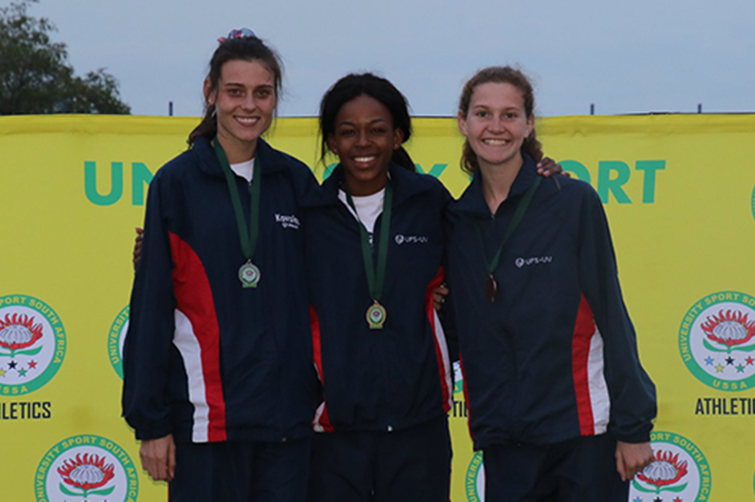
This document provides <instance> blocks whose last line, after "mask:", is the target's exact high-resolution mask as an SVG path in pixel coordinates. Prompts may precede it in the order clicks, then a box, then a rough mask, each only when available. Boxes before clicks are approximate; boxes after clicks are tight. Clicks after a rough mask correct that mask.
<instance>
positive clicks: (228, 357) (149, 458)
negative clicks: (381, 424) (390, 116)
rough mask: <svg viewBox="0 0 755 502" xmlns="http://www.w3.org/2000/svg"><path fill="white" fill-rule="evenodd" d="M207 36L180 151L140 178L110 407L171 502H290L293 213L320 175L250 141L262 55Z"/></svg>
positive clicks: (301, 394) (295, 444)
mask: <svg viewBox="0 0 755 502" xmlns="http://www.w3.org/2000/svg"><path fill="white" fill-rule="evenodd" d="M219 42H220V45H219V46H218V48H217V49H216V51H215V53H214V54H213V57H212V60H211V62H210V70H209V74H208V75H207V78H206V79H205V82H204V95H205V99H206V112H205V116H204V118H203V120H202V122H201V123H200V124H199V126H197V128H196V129H195V130H194V131H192V133H191V135H190V136H189V141H188V142H189V144H190V149H189V150H187V151H186V152H184V153H182V154H181V155H179V156H178V157H176V158H175V159H173V160H171V161H170V162H168V163H167V164H166V165H165V166H163V167H162V168H161V169H160V170H159V171H158V172H157V174H156V175H155V177H154V179H153V180H152V182H151V184H150V188H149V199H148V203H147V214H146V218H145V228H144V241H143V248H142V251H141V259H140V260H139V264H138V267H137V271H136V276H135V280H134V287H133V292H132V297H131V310H130V323H129V329H128V334H127V336H126V341H125V347H124V356H123V361H124V375H123V376H124V389H123V415H124V417H125V418H126V420H127V422H128V423H129V424H130V425H131V426H132V427H133V428H134V431H135V434H136V438H137V439H139V440H141V449H140V456H141V460H142V465H143V467H144V469H146V470H147V472H148V473H149V475H150V476H151V477H152V478H153V479H155V480H166V481H169V482H170V490H169V497H170V500H171V501H172V502H184V501H196V500H203V501H209V500H212V501H217V502H230V501H234V502H237V501H244V502H252V501H257V500H268V499H267V498H260V497H262V495H261V494H266V495H265V496H268V497H272V498H275V500H280V501H285V502H300V501H301V500H304V498H305V496H306V487H307V472H308V464H309V448H310V442H309V436H310V433H311V423H312V416H313V415H314V409H315V402H316V396H317V392H316V380H315V375H314V371H313V369H312V346H311V338H310V336H309V317H308V315H307V312H308V302H307V296H306V291H305V288H302V287H299V285H300V284H301V282H302V278H303V277H304V275H305V272H304V254H303V250H304V243H303V232H301V231H300V229H299V225H298V222H299V217H300V216H299V210H300V205H301V202H302V200H304V199H305V197H306V195H307V194H308V193H309V191H310V190H315V189H316V187H317V182H316V181H315V179H314V177H313V176H312V173H311V171H310V170H309V169H308V168H307V167H306V166H305V165H303V164H302V163H301V162H299V161H297V160H295V159H293V158H292V157H290V156H288V155H286V154H284V153H282V152H279V151H276V150H274V149H273V148H272V147H270V146H269V145H268V144H267V143H266V142H265V141H264V140H263V139H262V138H261V136H262V134H263V133H264V132H265V131H266V130H267V129H268V128H269V127H270V124H271V122H272V119H273V115H274V112H275V107H276V104H277V101H278V95H279V94H280V88H281V66H280V63H279V61H278V58H277V56H276V55H275V53H273V52H272V51H271V50H270V49H269V48H268V47H267V46H266V45H265V44H264V43H263V42H262V40H260V39H259V38H257V37H256V36H254V34H253V33H252V32H251V31H249V30H234V31H233V32H231V34H230V35H229V37H228V38H225V39H221V40H219ZM281 215H283V218H285V220H286V222H287V223H286V224H281ZM292 222H296V224H293V223H292ZM289 223H290V224H289ZM258 240H259V241H261V245H260V246H257V245H256V244H257V241H258ZM282 368H285V371H282V370H281V369H282Z"/></svg>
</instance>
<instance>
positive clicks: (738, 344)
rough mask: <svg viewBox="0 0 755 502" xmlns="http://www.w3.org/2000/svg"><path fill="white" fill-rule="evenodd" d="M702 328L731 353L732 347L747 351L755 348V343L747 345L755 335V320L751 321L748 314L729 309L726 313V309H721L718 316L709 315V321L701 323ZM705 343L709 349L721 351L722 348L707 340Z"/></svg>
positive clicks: (711, 338) (712, 339)
mask: <svg viewBox="0 0 755 502" xmlns="http://www.w3.org/2000/svg"><path fill="white" fill-rule="evenodd" d="M701 328H702V329H703V331H704V332H705V336H707V337H708V340H710V341H711V342H714V344H720V345H723V346H724V348H725V350H726V352H727V353H729V354H730V353H731V351H732V349H737V348H739V349H740V350H744V351H747V352H752V351H753V350H755V344H753V345H747V343H748V342H749V341H750V340H752V337H753V336H755V320H753V321H750V320H749V319H748V317H747V314H742V313H741V312H737V311H734V313H732V311H731V310H727V311H726V313H725V314H724V311H723V310H720V311H719V312H718V316H715V315H714V316H712V317H709V318H708V320H707V322H705V323H703V324H702V325H701ZM703 344H705V346H706V347H707V348H708V349H709V350H713V351H721V348H716V347H714V346H711V344H710V343H708V342H707V340H704V341H703ZM719 347H720V346H719Z"/></svg>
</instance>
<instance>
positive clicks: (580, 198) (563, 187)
mask: <svg viewBox="0 0 755 502" xmlns="http://www.w3.org/2000/svg"><path fill="white" fill-rule="evenodd" d="M543 186H544V187H545V188H546V191H547V192H548V193H549V195H550V194H553V195H560V196H562V197H564V198H565V199H564V202H565V203H568V204H584V203H588V204H594V203H598V204H600V197H599V196H598V193H597V192H596V191H595V189H594V188H593V187H592V185H590V184H589V183H587V182H586V181H582V180H579V179H576V178H568V177H566V176H561V175H556V176H551V177H549V178H543Z"/></svg>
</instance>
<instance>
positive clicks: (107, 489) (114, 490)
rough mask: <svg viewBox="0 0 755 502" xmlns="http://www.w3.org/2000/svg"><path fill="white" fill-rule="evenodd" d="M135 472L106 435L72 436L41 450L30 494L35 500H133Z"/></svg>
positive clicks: (137, 486)
mask: <svg viewBox="0 0 755 502" xmlns="http://www.w3.org/2000/svg"><path fill="white" fill-rule="evenodd" d="M136 472H137V471H136V468H135V467H134V463H133V462H132V461H131V457H129V456H128V454H127V453H126V452H125V451H124V450H123V448H121V447H120V446H118V445H117V444H116V443H114V442H112V441H110V440H109V439H107V438H104V437H101V436H94V435H81V436H72V437H69V438H67V439H64V440H63V441H61V442H59V443H58V444H56V445H55V446H53V447H52V448H50V449H49V450H48V451H47V453H45V456H44V457H43V458H42V461H41V462H40V463H39V466H38V467H37V473H36V475H35V476H34V495H35V496H36V500H37V501H38V502H42V501H45V502H46V501H52V500H83V501H88V502H95V501H96V502H100V501H103V502H104V501H108V502H126V501H129V502H134V501H136V499H137V495H138V493H139V479H138V478H137V474H136Z"/></svg>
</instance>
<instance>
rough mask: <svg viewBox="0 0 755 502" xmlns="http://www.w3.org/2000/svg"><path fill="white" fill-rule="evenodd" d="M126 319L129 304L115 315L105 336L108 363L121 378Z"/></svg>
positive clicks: (126, 328)
mask: <svg viewBox="0 0 755 502" xmlns="http://www.w3.org/2000/svg"><path fill="white" fill-rule="evenodd" d="M128 320H129V306H128V305H126V306H125V307H124V308H123V310H121V311H120V312H119V313H118V315H117V316H116V318H115V321H113V325H112V326H110V332H109V333H108V337H107V355H108V358H109V359H110V364H111V365H112V366H113V369H114V370H115V372H116V373H117V374H118V376H119V377H121V378H123V342H124V341H125V340H126V332H127V331H128Z"/></svg>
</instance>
